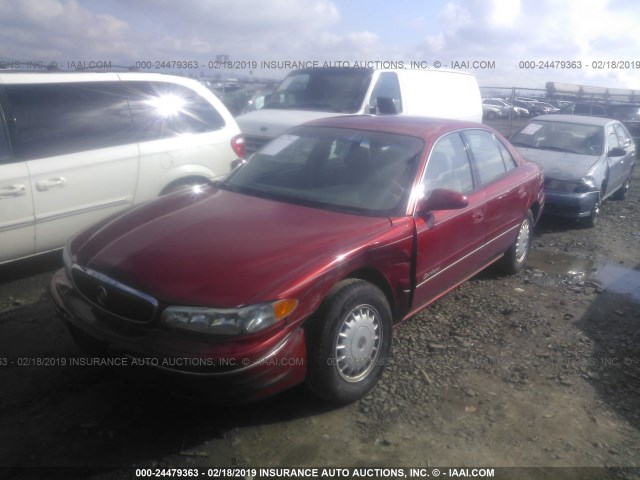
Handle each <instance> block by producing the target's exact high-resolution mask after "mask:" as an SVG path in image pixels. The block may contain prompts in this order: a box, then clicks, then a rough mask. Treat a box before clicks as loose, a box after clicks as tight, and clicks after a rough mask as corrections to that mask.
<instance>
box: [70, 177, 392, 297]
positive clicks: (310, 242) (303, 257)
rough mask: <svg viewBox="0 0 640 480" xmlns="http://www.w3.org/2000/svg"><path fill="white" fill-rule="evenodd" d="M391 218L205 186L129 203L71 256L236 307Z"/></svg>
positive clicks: (342, 254) (123, 276) (158, 292)
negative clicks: (130, 205)
mask: <svg viewBox="0 0 640 480" xmlns="http://www.w3.org/2000/svg"><path fill="white" fill-rule="evenodd" d="M390 226H391V222H390V219H388V218H386V217H365V216H358V215H350V214H345V213H338V212H331V211H325V210H320V209H315V208H310V207H304V206H298V205H292V204H287V203H282V202H277V201H271V200H266V199H261V198H257V197H252V196H248V195H242V194H239V193H234V192H230V191H226V190H222V189H218V188H215V187H213V186H211V187H204V188H202V189H201V192H200V193H194V192H192V191H188V192H185V193H180V194H177V195H170V196H167V197H162V198H160V199H158V200H155V201H152V202H149V203H147V204H144V205H141V206H139V207H136V208H134V209H132V210H129V211H128V212H126V213H124V214H122V215H120V216H116V217H115V218H112V219H110V220H109V221H105V222H103V223H101V224H99V225H97V226H94V227H93V228H92V229H89V230H87V231H86V232H84V233H82V234H80V235H78V236H77V237H76V238H75V239H74V240H73V241H72V243H71V247H70V248H71V254H72V255H73V257H74V259H75V261H76V262H77V263H78V264H79V265H81V266H84V267H88V268H90V269H93V270H95V271H98V272H100V273H102V274H105V275H107V276H109V277H111V278H113V279H114V280H117V281H119V282H122V283H124V284H126V285H128V286H130V287H132V288H134V289H137V290H140V291H143V292H145V293H147V294H149V295H152V296H154V297H155V298H157V299H159V300H160V301H163V302H167V303H174V304H182V305H202V306H217V307H226V308H231V307H237V306H240V305H244V304H247V303H255V302H259V301H267V300H273V299H274V298H275V297H274V295H277V294H278V293H281V292H282V290H283V289H285V288H286V287H290V286H291V285H292V283H295V282H296V281H297V280H300V279H303V278H307V279H308V278H309V277H311V278H312V277H313V276H316V275H319V274H320V273H321V272H322V271H324V270H326V269H327V268H331V266H332V265H335V264H337V263H339V262H340V261H341V259H343V258H348V257H349V255H350V254H353V253H354V252H357V251H359V248H360V247H362V246H366V245H367V244H368V243H369V242H371V241H373V240H374V239H375V238H376V237H377V236H378V234H380V233H381V232H383V231H385V230H388V229H389V228H390Z"/></svg>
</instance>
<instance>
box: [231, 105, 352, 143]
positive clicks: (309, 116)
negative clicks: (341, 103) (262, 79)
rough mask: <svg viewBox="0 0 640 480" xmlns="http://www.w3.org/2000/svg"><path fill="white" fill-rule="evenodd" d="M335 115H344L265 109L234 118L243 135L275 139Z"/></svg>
mask: <svg viewBox="0 0 640 480" xmlns="http://www.w3.org/2000/svg"><path fill="white" fill-rule="evenodd" d="M337 115H344V114H340V113H336V112H326V111H309V110H288V109H282V108H277V109H275V108H265V109H262V110H256V111H255V112H249V113H245V114H244V115H240V116H239V117H236V122H237V123H238V126H239V127H240V130H241V131H242V133H244V134H245V135H258V136H261V137H276V136H278V135H280V134H282V133H284V132H285V131H287V130H289V129H290V128H291V127H295V126H296V125H300V124H302V123H305V122H310V121H311V120H317V119H320V118H328V117H335V116H337Z"/></svg>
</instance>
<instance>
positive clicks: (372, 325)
mask: <svg viewBox="0 0 640 480" xmlns="http://www.w3.org/2000/svg"><path fill="white" fill-rule="evenodd" d="M311 322H312V323H311V324H310V325H309V328H308V329H307V348H308V350H309V354H308V359H309V366H308V371H307V385H308V387H309V389H310V390H311V391H312V392H313V393H314V394H316V395H317V396H319V397H321V398H324V399H325V400H329V401H331V402H336V403H349V402H353V401H355V400H358V399H360V398H362V397H363V396H364V395H366V394H367V393H368V392H369V391H370V390H371V389H372V388H373V387H374V386H375V385H376V383H377V381H378V379H379V378H380V375H382V371H383V370H384V366H385V365H386V363H387V361H388V358H389V352H390V350H391V309H390V308H389V303H388V301H387V299H386V297H385V295H384V293H382V291H380V289H379V288H377V287H376V286H374V285H372V284H370V283H368V282H366V281H364V280H359V279H350V280H345V281H343V282H340V283H338V284H337V285H336V286H335V287H334V288H333V289H332V291H331V293H330V294H329V295H328V297H327V298H326V299H325V301H324V302H323V304H322V306H321V307H320V309H319V310H318V312H317V313H316V314H315V315H314V318H313V319H312V320H311Z"/></svg>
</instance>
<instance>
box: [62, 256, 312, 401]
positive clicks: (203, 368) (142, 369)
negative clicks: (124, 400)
mask: <svg viewBox="0 0 640 480" xmlns="http://www.w3.org/2000/svg"><path fill="white" fill-rule="evenodd" d="M50 294H51V297H52V298H53V302H54V305H55V308H56V311H57V313H58V315H59V316H60V318H61V319H62V321H63V322H64V324H65V325H66V326H67V328H68V329H69V331H70V333H71V335H72V336H73V337H74V339H75V341H76V343H77V344H78V345H79V346H80V347H81V348H83V350H85V351H86V352H87V353H88V354H90V355H92V356H94V357H95V356H100V357H102V358H114V357H116V358H119V365H121V366H123V368H122V369H123V371H124V373H125V374H127V375H129V376H134V377H135V378H136V379H139V380H141V381H143V382H145V383H148V384H151V385H153V386H157V387H160V388H161V389H163V390H168V391H169V392H170V393H173V394H176V395H179V396H187V397H192V398H198V399H202V400H207V401H221V402H225V403H228V402H234V403H244V402H248V401H253V400H257V399H260V398H264V397H267V396H269V395H272V394H275V393H277V392H279V391H282V390H284V389H286V388H289V387H291V386H293V385H296V384H298V383H301V382H303V381H304V379H305V376H306V347H305V337H304V331H303V330H302V328H301V327H298V328H295V329H293V330H287V329H284V330H280V331H278V332H276V333H275V334H273V335H272V336H268V337H266V338H265V337H259V340H255V339H252V338H249V337H245V338H234V339H220V338H216V339H208V338H206V337H204V338H203V336H202V335H197V334H192V333H190V332H186V333H185V332H179V331H176V330H172V329H168V328H166V327H163V326H160V325H158V324H157V322H153V323H152V324H149V325H139V324H134V323H132V322H127V321H124V320H121V319H118V318H114V317H113V316H111V315H109V314H108V313H106V312H104V311H102V310H101V309H100V308H99V307H98V306H97V305H94V304H92V303H91V302H89V301H88V300H87V299H86V298H85V297H84V296H82V295H81V294H80V293H79V292H78V291H77V290H76V289H75V288H74V286H73V283H72V282H71V280H70V279H69V277H68V276H67V274H66V273H65V271H64V269H63V270H60V271H58V272H57V273H56V274H55V275H54V277H53V278H52V280H51V284H50ZM256 338H258V337H256Z"/></svg>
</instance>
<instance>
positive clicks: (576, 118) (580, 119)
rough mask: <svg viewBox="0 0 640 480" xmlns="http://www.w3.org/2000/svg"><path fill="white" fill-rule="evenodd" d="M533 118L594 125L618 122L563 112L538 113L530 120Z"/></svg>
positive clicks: (533, 119)
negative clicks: (564, 113)
mask: <svg viewBox="0 0 640 480" xmlns="http://www.w3.org/2000/svg"><path fill="white" fill-rule="evenodd" d="M535 120H545V121H550V122H562V123H579V124H581V125H595V126H604V125H607V124H608V123H612V122H613V123H620V122H618V121H617V120H615V119H613V118H606V117H590V116H588V115H563V114H551V115H538V116H537V117H534V118H532V119H531V121H532V122H533V121H535Z"/></svg>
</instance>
